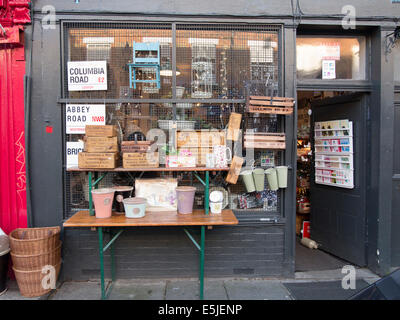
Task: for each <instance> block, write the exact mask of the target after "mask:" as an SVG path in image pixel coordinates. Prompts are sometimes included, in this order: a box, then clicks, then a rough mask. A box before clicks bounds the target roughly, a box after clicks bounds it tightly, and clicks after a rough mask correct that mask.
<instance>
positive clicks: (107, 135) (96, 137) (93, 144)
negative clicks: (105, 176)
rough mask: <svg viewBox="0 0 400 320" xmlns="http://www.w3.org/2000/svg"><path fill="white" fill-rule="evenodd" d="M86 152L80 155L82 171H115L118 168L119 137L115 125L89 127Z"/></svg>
mask: <svg viewBox="0 0 400 320" xmlns="http://www.w3.org/2000/svg"><path fill="white" fill-rule="evenodd" d="M85 131H86V135H85V139H84V140H85V151H84V152H80V153H79V155H78V165H79V168H80V169H114V168H116V167H117V166H118V160H119V153H118V137H117V128H116V127H115V126H114V125H87V126H86V128H85Z"/></svg>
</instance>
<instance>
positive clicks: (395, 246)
mask: <svg viewBox="0 0 400 320" xmlns="http://www.w3.org/2000/svg"><path fill="white" fill-rule="evenodd" d="M399 98H400V97H399ZM393 146H394V148H393V150H394V156H393V195H392V197H393V206H392V267H400V232H399V230H400V100H399V99H398V98H396V103H395V104H394V144H393Z"/></svg>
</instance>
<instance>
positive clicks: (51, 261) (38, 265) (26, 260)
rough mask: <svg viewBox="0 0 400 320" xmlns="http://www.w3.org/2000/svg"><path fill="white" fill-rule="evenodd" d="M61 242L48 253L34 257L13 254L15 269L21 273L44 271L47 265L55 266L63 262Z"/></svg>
mask: <svg viewBox="0 0 400 320" xmlns="http://www.w3.org/2000/svg"><path fill="white" fill-rule="evenodd" d="M61 244H62V243H61V242H60V244H59V246H58V247H57V248H55V249H53V250H50V251H48V252H43V253H40V254H34V255H21V254H15V253H14V252H11V259H12V262H13V267H14V268H15V269H17V270H20V271H32V270H39V269H42V268H43V267H44V266H46V265H52V266H55V265H57V264H59V263H60V262H61Z"/></svg>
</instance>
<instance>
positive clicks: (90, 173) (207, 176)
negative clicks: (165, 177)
mask: <svg viewBox="0 0 400 320" xmlns="http://www.w3.org/2000/svg"><path fill="white" fill-rule="evenodd" d="M67 171H69V172H87V173H88V176H89V177H88V180H89V213H90V215H91V216H94V211H93V199H92V192H91V191H92V189H93V188H97V184H98V183H99V182H100V181H101V180H102V179H103V178H104V177H105V176H106V175H107V174H108V173H109V172H182V171H186V172H193V173H194V176H195V177H196V178H197V179H198V180H199V181H200V183H201V184H203V186H204V211H205V214H206V215H208V214H209V212H210V208H209V198H208V197H209V189H210V172H217V171H229V168H228V167H226V168H206V167H190V168H183V167H181V168H165V167H158V168H129V169H128V168H121V167H119V168H114V169H103V168H96V169H81V168H77V167H73V168H69V169H67ZM98 172H103V175H102V176H101V177H100V178H97V176H96V177H95V181H93V178H92V176H93V173H94V174H95V175H97V174H98ZM197 172H204V173H205V180H203V179H201V178H200V177H199V175H198V174H197Z"/></svg>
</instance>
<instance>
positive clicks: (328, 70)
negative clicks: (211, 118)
mask: <svg viewBox="0 0 400 320" xmlns="http://www.w3.org/2000/svg"><path fill="white" fill-rule="evenodd" d="M322 79H336V61H335V60H323V61H322Z"/></svg>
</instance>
